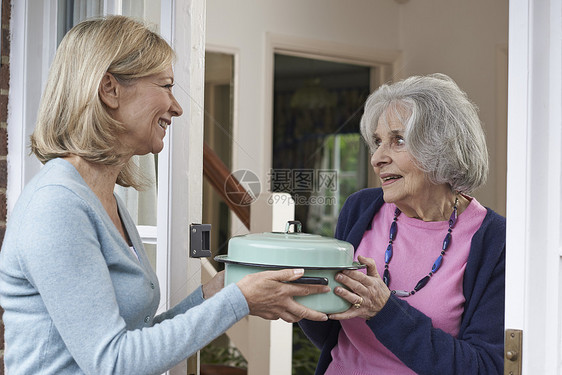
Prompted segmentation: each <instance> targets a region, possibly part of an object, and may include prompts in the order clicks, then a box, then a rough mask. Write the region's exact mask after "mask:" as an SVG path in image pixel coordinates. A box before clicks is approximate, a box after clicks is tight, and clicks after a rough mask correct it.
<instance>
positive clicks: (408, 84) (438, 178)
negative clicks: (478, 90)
mask: <svg viewBox="0 0 562 375" xmlns="http://www.w3.org/2000/svg"><path fill="white" fill-rule="evenodd" d="M404 110H405V112H406V116H404ZM389 115H393V116H397V118H399V119H400V120H401V121H403V124H404V127H405V133H404V139H405V141H406V149H407V150H408V152H409V153H410V154H411V155H412V157H413V159H414V161H415V162H416V164H417V166H418V167H419V168H420V169H421V170H422V171H424V172H425V173H426V175H427V176H428V178H429V180H430V181H431V182H433V183H435V184H443V183H446V184H449V185H450V186H451V189H452V190H453V191H458V192H464V193H470V192H472V191H474V190H475V189H476V188H478V187H480V186H481V185H483V184H484V183H485V182H486V178H487V176H488V150H487V148H486V139H485V135H484V131H483V130H482V125H481V122H480V119H479V117H478V108H477V107H476V105H475V104H474V103H472V102H471V101H470V100H469V99H468V97H467V95H466V93H465V92H463V91H462V90H461V89H460V88H459V87H458V86H457V84H456V83H455V82H454V81H453V80H452V79H451V78H450V77H448V76H446V75H444V74H432V75H428V76H413V77H410V78H407V79H405V80H402V81H399V82H396V83H392V84H385V85H382V86H381V87H379V88H378V89H377V90H376V91H375V92H373V93H372V94H371V95H370V96H369V98H368V99H367V101H366V102H365V111H364V114H363V117H362V118H361V135H362V136H363V138H364V139H365V141H366V142H367V144H368V145H369V147H370V148H371V150H375V149H376V147H375V145H374V139H373V134H374V132H375V129H376V127H377V124H378V122H379V119H380V118H381V116H384V117H383V119H382V120H385V119H387V118H388V117H389Z"/></svg>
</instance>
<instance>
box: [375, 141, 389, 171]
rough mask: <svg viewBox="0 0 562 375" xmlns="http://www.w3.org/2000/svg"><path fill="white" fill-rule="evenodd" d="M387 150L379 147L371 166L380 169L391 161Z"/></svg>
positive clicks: (382, 146)
mask: <svg viewBox="0 0 562 375" xmlns="http://www.w3.org/2000/svg"><path fill="white" fill-rule="evenodd" d="M387 151H388V150H387V148H386V147H384V145H381V146H380V147H378V148H377V149H376V150H375V152H373V154H372V155H371V165H372V166H373V167H375V168H376V167H380V166H381V165H384V164H386V163H388V162H389V161H390V157H389V156H388V152H387Z"/></svg>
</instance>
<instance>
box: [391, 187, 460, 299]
mask: <svg viewBox="0 0 562 375" xmlns="http://www.w3.org/2000/svg"><path fill="white" fill-rule="evenodd" d="M458 203H459V198H458V197H457V198H455V204H454V206H453V212H452V213H451V217H450V218H449V229H448V230H447V235H446V236H445V238H444V239H443V246H442V247H441V254H440V255H439V256H438V257H437V259H435V262H433V266H432V267H431V271H430V272H429V273H428V274H427V275H426V276H424V277H423V278H422V279H421V280H420V281H418V283H417V284H416V286H415V287H414V289H413V290H412V291H410V292H408V291H406V290H392V289H391V293H392V294H395V295H396V296H398V297H408V296H412V295H414V294H416V292H419V291H420V289H421V288H423V287H424V286H425V285H426V284H427V283H428V282H429V280H430V279H431V276H433V274H434V273H435V272H437V270H439V267H441V263H443V256H444V255H445V252H446V251H447V249H448V248H449V245H450V244H451V240H452V238H453V236H452V235H451V233H452V232H453V227H454V226H455V224H456V222H457V205H458ZM401 213H402V211H400V209H399V208H398V207H396V210H394V220H393V221H392V224H391V225H390V233H389V235H388V238H389V240H388V247H387V248H386V251H385V253H384V273H383V276H382V279H383V281H384V283H385V284H386V286H387V287H388V288H389V289H390V286H389V284H390V270H389V268H388V265H389V264H390V260H391V259H392V250H393V249H392V243H393V242H394V240H395V239H396V235H397V234H398V224H397V221H398V216H400V214H401Z"/></svg>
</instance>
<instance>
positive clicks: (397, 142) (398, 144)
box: [395, 137, 406, 146]
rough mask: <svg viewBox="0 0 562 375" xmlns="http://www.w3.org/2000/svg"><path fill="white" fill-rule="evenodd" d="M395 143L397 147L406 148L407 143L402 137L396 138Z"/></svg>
mask: <svg viewBox="0 0 562 375" xmlns="http://www.w3.org/2000/svg"><path fill="white" fill-rule="evenodd" d="M395 142H396V145H397V146H404V145H405V144H406V141H405V140H404V138H402V137H396V139H395Z"/></svg>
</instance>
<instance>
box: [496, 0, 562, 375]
mask: <svg viewBox="0 0 562 375" xmlns="http://www.w3.org/2000/svg"><path fill="white" fill-rule="evenodd" d="M561 54H562V5H561V1H560V0H548V1H544V0H512V1H510V4H509V96H508V97H509V102H508V162H507V165H508V171H507V259H506V309H505V310H506V314H505V317H506V329H517V330H522V343H523V348H522V353H520V356H521V357H522V370H523V371H522V373H523V374H528V375H534V374H562V366H561V365H562V354H561V349H562V346H561V345H560V343H561V328H562V324H561V323H562V309H561V303H562V288H561V282H562V279H561V277H562V272H561V271H562V261H561V256H562V237H561V236H562V220H561V210H562V200H561V196H562V189H561V188H562V185H561V178H562V165H561V160H562V152H561V150H562V136H561V135H562V59H561ZM508 341H509V339H508ZM509 362H510V361H509V359H506V366H507V365H508V364H509ZM507 373H509V372H506V374H507ZM516 373H517V372H514V374H516Z"/></svg>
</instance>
